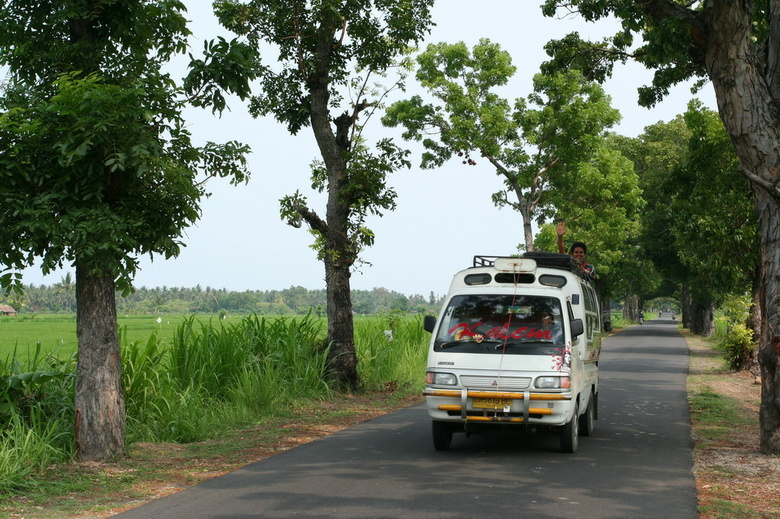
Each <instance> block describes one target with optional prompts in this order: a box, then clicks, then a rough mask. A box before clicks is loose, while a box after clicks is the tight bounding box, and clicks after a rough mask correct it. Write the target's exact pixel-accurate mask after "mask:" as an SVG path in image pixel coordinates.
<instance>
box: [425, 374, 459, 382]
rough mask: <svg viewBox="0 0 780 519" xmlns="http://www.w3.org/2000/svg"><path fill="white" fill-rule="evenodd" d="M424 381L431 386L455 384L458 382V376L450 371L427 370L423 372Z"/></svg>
mask: <svg viewBox="0 0 780 519" xmlns="http://www.w3.org/2000/svg"><path fill="white" fill-rule="evenodd" d="M425 383H426V384H430V385H432V386H455V385H457V384H458V377H456V376H455V375H453V374H452V373H439V372H437V371H429V372H428V373H426V374H425Z"/></svg>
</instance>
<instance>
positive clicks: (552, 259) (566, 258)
mask: <svg viewBox="0 0 780 519" xmlns="http://www.w3.org/2000/svg"><path fill="white" fill-rule="evenodd" d="M498 258H528V259H532V260H534V261H536V265H537V266H539V267H549V268H555V269H561V270H568V271H570V272H574V273H575V274H578V275H579V276H580V277H581V278H583V279H587V278H586V276H585V275H584V274H583V273H582V271H581V270H580V267H579V264H578V261H577V260H576V259H574V258H573V257H572V256H570V255H568V254H559V253H557V252H536V251H535V252H525V253H523V254H518V255H514V256H485V255H477V256H474V263H473V265H472V267H492V266H493V265H495V263H496V260H497V259H498Z"/></svg>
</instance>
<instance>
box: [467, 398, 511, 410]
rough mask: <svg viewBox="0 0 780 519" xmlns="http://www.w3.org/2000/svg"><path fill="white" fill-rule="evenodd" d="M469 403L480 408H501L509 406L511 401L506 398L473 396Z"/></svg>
mask: <svg viewBox="0 0 780 519" xmlns="http://www.w3.org/2000/svg"><path fill="white" fill-rule="evenodd" d="M471 405H473V406H474V407H478V408H480V409H503V408H504V407H511V406H512V401H511V400H509V399H506V398H474V399H473V400H472V401H471Z"/></svg>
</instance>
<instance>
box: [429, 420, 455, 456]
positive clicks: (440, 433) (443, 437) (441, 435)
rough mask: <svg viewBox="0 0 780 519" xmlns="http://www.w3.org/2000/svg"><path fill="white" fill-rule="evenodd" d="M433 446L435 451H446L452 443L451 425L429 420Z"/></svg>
mask: <svg viewBox="0 0 780 519" xmlns="http://www.w3.org/2000/svg"><path fill="white" fill-rule="evenodd" d="M431 424H432V431H433V446H434V447H435V448H436V450H437V451H446V450H447V449H449V448H450V445H451V444H452V425H451V424H449V423H447V422H436V421H433V422H431Z"/></svg>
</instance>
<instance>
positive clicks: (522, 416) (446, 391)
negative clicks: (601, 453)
mask: <svg viewBox="0 0 780 519" xmlns="http://www.w3.org/2000/svg"><path fill="white" fill-rule="evenodd" d="M599 316H600V312H599V308H598V299H597V297H596V292H595V290H594V287H593V285H592V284H591V282H590V281H589V280H588V278H587V276H586V275H584V274H581V272H580V269H579V266H578V263H577V260H575V259H574V258H572V257H571V256H568V255H566V254H553V253H544V252H534V253H531V252H528V253H525V254H523V255H521V256H517V257H514V256H512V257H495V256H475V257H474V263H473V266H472V267H471V268H467V269H465V270H462V271H460V272H458V273H457V274H456V275H455V277H454V279H453V281H452V283H451V285H450V290H449V293H448V294H447V297H446V298H445V301H444V305H443V306H442V310H441V312H440V314H439V316H438V318H436V317H434V316H427V317H426V318H425V321H424V326H425V329H426V330H427V331H429V332H431V342H430V347H429V351H428V363H427V373H426V380H425V391H424V395H425V400H426V405H427V408H428V414H429V415H430V417H431V419H432V420H433V423H432V426H433V427H432V430H433V445H434V447H435V448H436V449H437V450H446V449H448V448H449V447H450V445H451V442H452V436H453V433H456V432H465V433H472V432H479V431H482V430H488V429H490V428H497V427H501V428H512V427H515V428H534V429H539V428H555V429H557V430H558V431H559V433H560V446H561V450H563V451H564V452H574V451H576V450H577V444H578V438H579V436H580V435H582V436H588V435H590V433H591V432H592V431H593V422H594V420H595V419H596V418H598V415H597V403H598V390H599V370H598V364H599V354H600V351H601V342H600V331H601V330H600V319H599Z"/></svg>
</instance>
